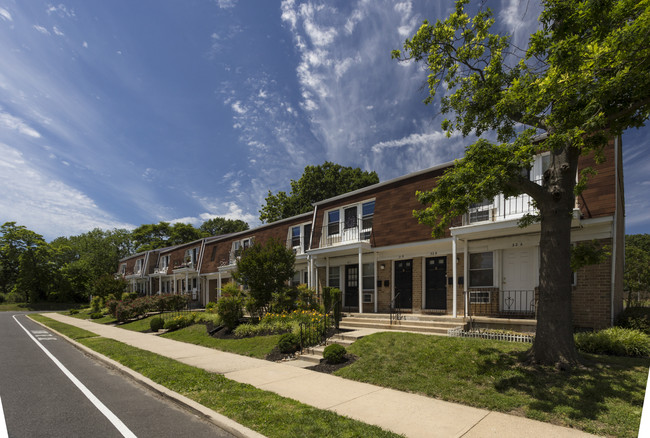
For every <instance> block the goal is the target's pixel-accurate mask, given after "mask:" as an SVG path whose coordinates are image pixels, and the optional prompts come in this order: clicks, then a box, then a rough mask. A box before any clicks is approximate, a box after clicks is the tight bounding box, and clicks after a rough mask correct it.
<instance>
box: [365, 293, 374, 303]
mask: <svg viewBox="0 0 650 438" xmlns="http://www.w3.org/2000/svg"><path fill="white" fill-rule="evenodd" d="M363 303H364V304H368V303H372V294H363Z"/></svg>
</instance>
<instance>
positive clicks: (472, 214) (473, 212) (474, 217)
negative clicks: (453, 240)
mask: <svg viewBox="0 0 650 438" xmlns="http://www.w3.org/2000/svg"><path fill="white" fill-rule="evenodd" d="M492 204H493V202H492V200H490V199H485V200H483V201H482V202H477V203H475V204H472V205H470V207H469V215H468V217H469V223H470V224H473V223H475V222H483V221H487V220H490V213H491V210H492Z"/></svg>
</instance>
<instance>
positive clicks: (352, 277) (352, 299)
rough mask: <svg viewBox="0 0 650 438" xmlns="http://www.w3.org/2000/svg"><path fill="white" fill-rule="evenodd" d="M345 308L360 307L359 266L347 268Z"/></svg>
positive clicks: (348, 266)
mask: <svg viewBox="0 0 650 438" xmlns="http://www.w3.org/2000/svg"><path fill="white" fill-rule="evenodd" d="M343 305H344V306H345V307H358V306H359V265H347V266H346V267H345V302H344V303H343Z"/></svg>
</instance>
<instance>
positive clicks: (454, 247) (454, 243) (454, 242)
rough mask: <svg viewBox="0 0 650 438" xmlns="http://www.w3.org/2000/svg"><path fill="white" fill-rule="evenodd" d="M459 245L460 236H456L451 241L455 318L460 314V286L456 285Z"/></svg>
mask: <svg viewBox="0 0 650 438" xmlns="http://www.w3.org/2000/svg"><path fill="white" fill-rule="evenodd" d="M457 246H458V237H456V236H454V238H453V240H452V241H451V257H452V261H451V263H452V264H453V268H452V269H453V274H452V276H453V277H454V285H453V286H452V290H453V292H452V293H453V298H452V302H453V304H452V306H453V307H454V309H453V313H452V314H453V315H454V318H456V317H457V316H458V314H457V313H458V311H457V307H458V305H457V304H458V303H457V300H458V298H457V296H456V295H457V294H458V286H456V284H457V282H458V267H457V266H456V264H457V263H456V254H457V252H458V248H457Z"/></svg>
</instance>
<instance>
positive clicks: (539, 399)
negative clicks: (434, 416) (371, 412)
mask: <svg viewBox="0 0 650 438" xmlns="http://www.w3.org/2000/svg"><path fill="white" fill-rule="evenodd" d="M529 347H530V346H529V345H525V344H518V343H513V342H504V341H489V340H484V339H461V338H447V337H441V336H427V335H418V334H412V333H378V334H374V335H371V336H367V337H364V338H362V339H359V340H358V341H356V342H355V343H354V344H352V345H351V346H350V347H349V348H348V351H349V352H350V353H353V354H355V355H357V356H359V359H358V360H357V361H356V362H354V363H353V364H352V365H350V366H348V367H345V368H342V369H341V370H339V371H337V372H336V373H335V374H336V375H338V376H340V377H345V378H348V379H352V380H357V381H360V382H367V383H372V384H375V385H380V386H384V387H389V388H393V389H397V390H401V391H408V392H414V393H419V394H423V395H426V396H429V397H435V398H439V399H443V400H447V401H451V402H457V403H462V404H465V405H470V406H475V407H479V408H485V409H490V410H493V411H500V412H505V413H509V414H516V415H523V416H526V417H528V418H533V419H536V420H540V421H544V422H549V423H553V424H558V425H562V426H569V427H574V428H577V429H582V430H584V431H586V432H589V433H594V434H598V435H609V436H616V437H636V436H637V434H638V429H639V423H640V419H641V411H642V407H643V399H644V393H645V388H646V381H647V378H648V366H650V360H648V359H637V358H622V357H612V356H592V355H589V356H586V355H585V356H583V357H584V359H585V366H584V367H583V368H577V369H575V370H573V371H571V372H561V371H557V370H555V369H554V368H550V367H529V366H523V365H522V361H523V358H524V354H525V351H526V350H527V349H528V348H529Z"/></svg>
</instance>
